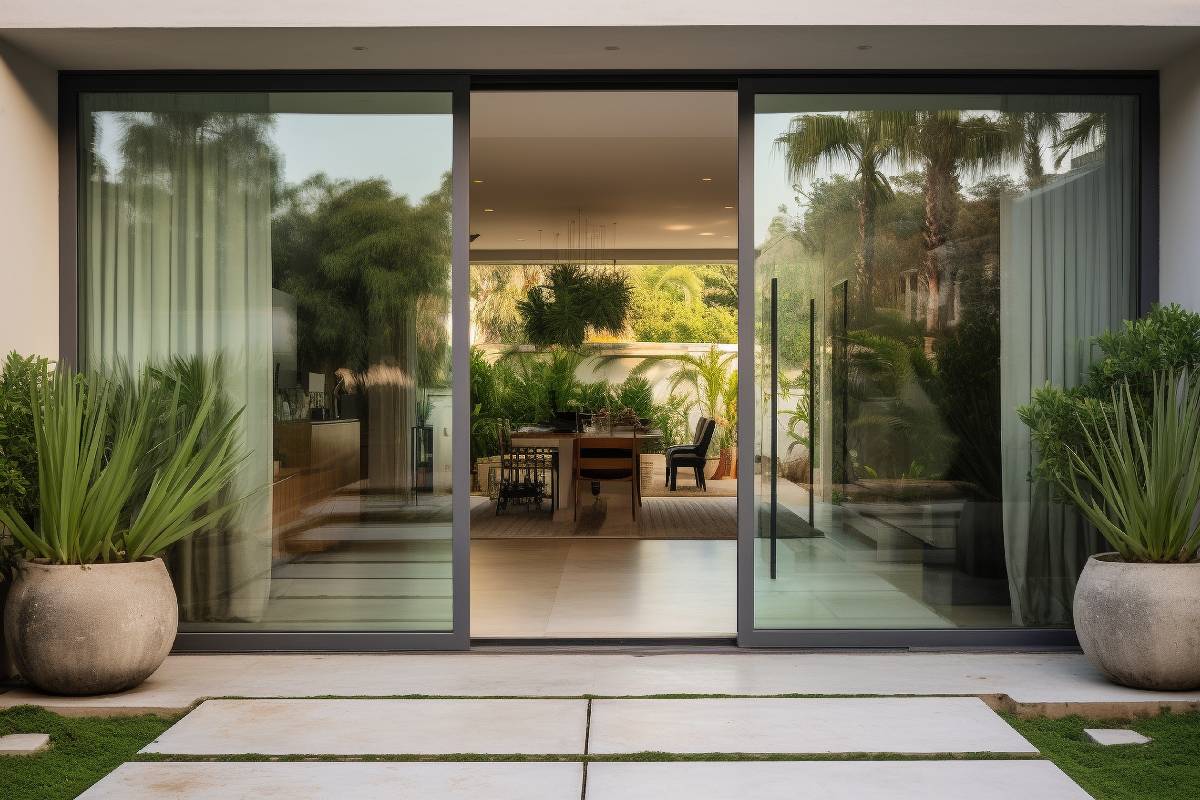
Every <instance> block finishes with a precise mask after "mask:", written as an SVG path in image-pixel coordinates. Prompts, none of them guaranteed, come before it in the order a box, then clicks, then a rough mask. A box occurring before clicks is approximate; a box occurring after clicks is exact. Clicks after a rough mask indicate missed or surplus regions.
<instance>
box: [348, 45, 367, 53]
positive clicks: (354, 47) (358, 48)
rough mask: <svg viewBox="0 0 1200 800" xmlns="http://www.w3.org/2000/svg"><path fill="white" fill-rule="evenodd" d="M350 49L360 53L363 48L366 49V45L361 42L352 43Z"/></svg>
mask: <svg viewBox="0 0 1200 800" xmlns="http://www.w3.org/2000/svg"><path fill="white" fill-rule="evenodd" d="M350 49H351V50H353V51H354V52H356V53H361V52H363V51H364V50H366V49H367V47H366V45H362V44H356V45H354V46H353V47H351V48H350Z"/></svg>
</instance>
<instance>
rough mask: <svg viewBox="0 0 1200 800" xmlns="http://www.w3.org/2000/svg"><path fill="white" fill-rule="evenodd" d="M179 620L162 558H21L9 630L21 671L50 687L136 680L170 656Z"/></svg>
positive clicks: (70, 690)
mask: <svg viewBox="0 0 1200 800" xmlns="http://www.w3.org/2000/svg"><path fill="white" fill-rule="evenodd" d="M178 627H179V610H178V606H177V605H176V600H175V587H174V586H173V585H172V583H171V576H170V575H168V574H167V568H166V566H165V565H164V564H163V562H162V559H161V558H154V559H148V560H145V561H137V562H133V563H117V564H92V565H89V566H79V565H77V564H71V565H61V564H45V563H39V562H37V561H26V562H23V563H21V564H20V565H18V567H17V571H16V580H14V581H13V586H12V591H11V593H10V594H9V596H8V605H7V606H6V608H5V610H4V631H5V635H6V636H7V637H8V641H9V644H10V646H11V647H12V657H13V662H14V663H15V665H16V668H17V671H18V673H20V675H21V677H23V678H24V679H25V680H27V681H29V683H30V684H32V685H33V686H34V687H36V688H37V689H40V690H41V691H43V692H49V693H51V694H68V695H83V694H106V693H109V692H120V691H123V690H125V689H131V688H133V687H134V686H137V685H138V684H139V683H141V682H142V681H144V680H146V678H148V677H150V675H151V674H153V673H154V671H155V670H156V669H158V668H159V666H161V665H162V663H163V661H164V660H165V659H166V657H167V654H168V653H169V652H170V651H171V645H172V644H173V643H174V641H175V631H176V629H177V628H178Z"/></svg>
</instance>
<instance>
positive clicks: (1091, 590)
mask: <svg viewBox="0 0 1200 800" xmlns="http://www.w3.org/2000/svg"><path fill="white" fill-rule="evenodd" d="M1075 630H1076V632H1077V633H1078V634H1079V644H1080V646H1081V647H1083V652H1084V653H1086V654H1087V657H1088V658H1089V659H1091V661H1092V663H1093V664H1095V665H1096V666H1097V667H1099V668H1100V669H1101V670H1102V671H1103V672H1104V673H1105V674H1106V675H1108V677H1110V678H1111V679H1112V680H1114V681H1116V682H1117V683H1122V684H1125V685H1126V686H1133V687H1135V688H1138V689H1158V690H1183V689H1195V688H1197V687H1200V563H1193V564H1135V563H1128V562H1125V561H1121V560H1119V558H1118V556H1117V555H1116V554H1115V553H1104V554H1101V555H1098V556H1092V557H1091V558H1089V559H1088V562H1087V566H1085V567H1084V569H1083V574H1082V575H1080V577H1079V584H1078V585H1077V586H1076V587H1075Z"/></svg>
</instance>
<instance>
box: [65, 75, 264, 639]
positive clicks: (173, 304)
mask: <svg viewBox="0 0 1200 800" xmlns="http://www.w3.org/2000/svg"><path fill="white" fill-rule="evenodd" d="M265 109H266V96H265V95H208V94H179V95H172V94H123V95H113V94H105V95H85V96H84V98H83V109H82V114H81V119H82V130H81V134H82V141H83V148H82V150H83V153H82V159H83V169H82V173H81V175H82V178H81V180H82V185H81V187H80V189H81V207H80V230H81V242H80V296H79V302H80V323H81V330H80V345H81V359H82V361H83V363H84V365H85V366H93V367H97V368H103V367H105V366H110V365H115V364H124V365H128V366H129V367H131V368H135V369H136V368H139V367H142V366H144V365H146V364H148V363H159V362H162V361H165V360H166V359H167V358H170V357H176V356H178V357H185V358H189V357H197V358H202V359H216V360H219V362H220V363H221V364H222V365H223V375H222V378H221V380H222V388H223V389H224V391H225V394H226V398H227V400H228V402H229V404H230V406H231V407H234V408H236V407H239V406H245V412H244V414H243V415H242V418H241V419H242V430H241V433H242V436H243V438H244V442H245V446H246V447H247V448H248V449H249V450H250V452H251V453H252V455H251V457H250V459H249V461H248V462H247V465H246V467H245V468H244V470H243V471H242V473H241V475H240V476H239V479H238V482H237V485H236V486H235V487H234V491H236V492H237V493H238V494H241V495H244V494H250V499H249V501H248V502H247V503H246V504H245V505H244V506H243V507H242V508H241V510H240V511H239V513H238V515H237V516H236V518H235V519H234V520H232V521H231V522H230V523H229V524H228V525H226V526H223V527H222V528H221V529H219V530H210V531H206V532H204V533H202V534H200V535H197V536H195V537H193V538H191V539H190V540H188V541H185V542H183V543H181V544H180V545H177V546H176V547H175V549H174V550H173V552H172V553H171V554H170V557H169V559H168V560H169V562H170V563H171V567H172V571H173V574H174V577H175V584H176V589H177V591H178V593H179V599H180V613H181V616H182V618H183V619H185V620H190V621H229V620H255V619H259V618H260V617H261V616H262V614H263V611H264V608H265V605H266V601H267V598H268V596H269V593H270V570H271V530H270V527H271V498H270V480H271V465H272V457H271V452H272V448H271V428H270V425H271V416H272V415H271V391H272V387H271V191H272V185H273V174H274V169H275V167H274V158H273V155H272V151H271V146H270V144H269V138H268V135H269V131H270V127H271V119H270V117H269V116H268V115H267V114H265V113H263V112H264V111H265Z"/></svg>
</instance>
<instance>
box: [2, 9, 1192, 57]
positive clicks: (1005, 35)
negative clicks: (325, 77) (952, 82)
mask: <svg viewBox="0 0 1200 800" xmlns="http://www.w3.org/2000/svg"><path fill="white" fill-rule="evenodd" d="M798 13H799V12H798ZM601 15H603V13H602V12H601ZM0 36H3V37H4V38H6V39H8V40H10V41H11V42H13V43H14V44H16V45H17V46H19V47H21V48H23V49H25V50H27V51H28V52H29V53H30V54H31V55H33V56H35V57H37V58H40V59H41V60H43V61H45V62H46V63H47V64H49V65H51V66H53V67H57V68H59V69H79V70H84V69H135V70H140V69H401V70H402V69H416V70H423V69H469V70H518V69H602V70H626V69H709V70H717V69H836V70H847V69H855V70H871V69H1017V70H1044V69H1157V68H1159V67H1161V66H1163V65H1164V64H1166V63H1167V62H1169V61H1170V60H1172V59H1173V58H1175V57H1177V56H1179V55H1181V54H1182V53H1183V52H1185V51H1186V50H1187V49H1189V48H1193V47H1196V46H1197V45H1198V43H1200V28H1196V27H1189V26H1173V27H1166V26H1105V25H1092V26H1082V25H1081V26H1069V27H1067V26H1031V25H1011V26H993V25H975V26H964V25H941V26H938V25H910V26H896V25H893V26H883V25H874V26H866V25H811V26H803V25H777V26H732V25H730V26H719V25H711V26H668V27H649V26H646V27H619V26H608V27H455V28H438V27H412V28H387V27H324V28H321V27H311V28H310V27H300V26H296V27H287V28H279V27H276V28H235V27H228V28H217V27H211V28H103V29H100V28H37V27H24V28H17V27H12V28H0ZM614 47H615V48H618V49H615V50H613V49H610V48H614Z"/></svg>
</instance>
